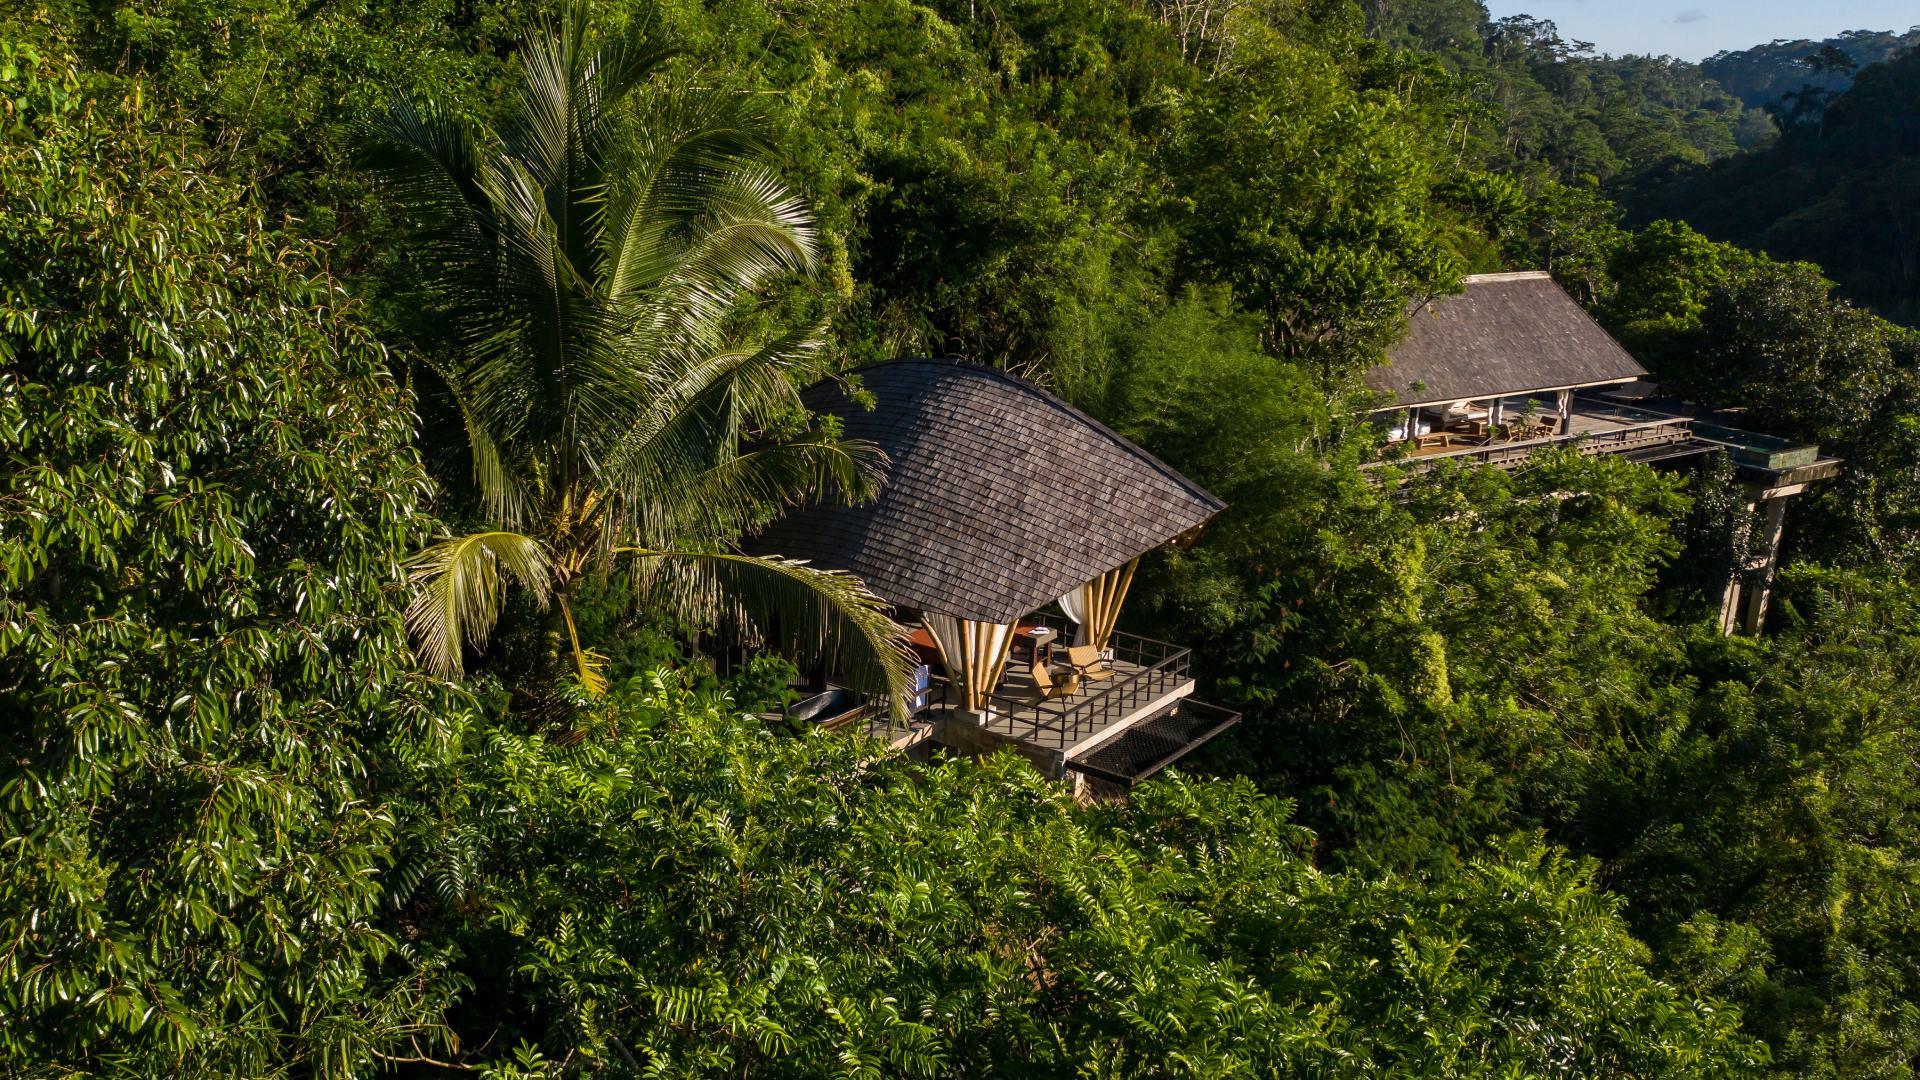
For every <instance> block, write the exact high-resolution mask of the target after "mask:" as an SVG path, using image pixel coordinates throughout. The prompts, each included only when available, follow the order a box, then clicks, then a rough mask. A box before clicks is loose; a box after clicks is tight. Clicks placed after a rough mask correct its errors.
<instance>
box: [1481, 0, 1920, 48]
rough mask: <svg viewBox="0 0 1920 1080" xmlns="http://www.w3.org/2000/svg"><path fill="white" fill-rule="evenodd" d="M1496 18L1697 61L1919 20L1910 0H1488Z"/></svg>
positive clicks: (1919, 6) (1599, 44) (1919, 10)
mask: <svg viewBox="0 0 1920 1080" xmlns="http://www.w3.org/2000/svg"><path fill="white" fill-rule="evenodd" d="M1487 6H1488V7H1489V8H1490V9H1492V11H1493V15H1494V17H1495V18H1500V17H1501V16H1504V15H1517V14H1522V13H1524V14H1527V15H1532V16H1535V17H1536V18H1541V19H1552V20H1553V21H1554V22H1555V23H1558V24H1559V26H1560V36H1561V37H1564V38H1567V39H1569V40H1573V39H1578V40H1581V41H1591V42H1593V43H1594V46H1595V47H1596V48H1598V49H1599V50H1600V51H1602V52H1609V53H1613V54H1615V55H1619V54H1621V53H1665V54H1667V55H1669V56H1677V57H1680V58H1681V59H1683V60H1699V59H1700V58H1702V57H1704V56H1709V55H1711V54H1713V53H1716V52H1719V51H1720V50H1721V49H1744V48H1746V47H1748V46H1749V45H1759V44H1762V43H1764V42H1768V41H1772V40H1773V39H1774V38H1809V39H1812V40H1814V41H1818V40H1820V39H1822V38H1828V37H1832V36H1833V35H1835V34H1838V33H1839V32H1841V31H1842V30H1895V31H1904V30H1906V29H1907V28H1908V27H1910V26H1913V25H1915V24H1920V2H1915V0H1898V2H1896V0H1487Z"/></svg>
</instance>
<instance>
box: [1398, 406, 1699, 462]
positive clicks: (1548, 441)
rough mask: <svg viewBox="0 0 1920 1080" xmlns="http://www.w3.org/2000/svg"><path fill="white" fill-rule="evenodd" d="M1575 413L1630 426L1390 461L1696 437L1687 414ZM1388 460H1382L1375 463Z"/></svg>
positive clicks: (1610, 450) (1506, 457) (1520, 456)
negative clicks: (1553, 446) (1682, 415)
mask: <svg viewBox="0 0 1920 1080" xmlns="http://www.w3.org/2000/svg"><path fill="white" fill-rule="evenodd" d="M1574 416H1575V417H1576V418H1577V417H1580V416H1590V417H1598V418H1601V419H1606V420H1611V421H1613V422H1614V423H1618V424H1625V425H1631V426H1623V427H1617V428H1614V429H1612V430H1610V431H1591V430H1589V431H1575V432H1568V433H1565V434H1555V435H1547V436H1543V437H1541V438H1537V439H1525V440H1514V441H1510V442H1500V443H1488V444H1486V445H1482V446H1476V447H1466V448H1462V449H1459V450H1443V451H1441V452H1440V453H1437V454H1422V455H1419V456H1416V457H1407V458H1402V459H1399V460H1396V461H1393V462H1391V463H1392V464H1396V465H1400V466H1403V467H1406V468H1411V469H1414V470H1416V471H1418V470H1425V469H1431V468H1433V467H1435V466H1436V465H1438V464H1439V463H1441V462H1443V461H1473V462H1479V463H1481V464H1485V465H1494V466H1503V465H1514V464H1518V463H1519V462H1522V461H1525V460H1526V459H1527V458H1529V457H1531V456H1532V455H1533V454H1535V453H1536V452H1538V451H1539V450H1540V449H1541V448H1543V447H1546V446H1551V445H1556V444H1569V445H1572V446H1573V447H1574V448H1575V449H1577V450H1579V451H1580V452H1581V453H1583V454H1618V453H1622V452H1625V451H1627V450H1635V449H1639V448H1641V447H1644V446H1658V445H1663V444H1666V443H1675V442H1685V441H1687V440H1689V439H1691V438H1692V437H1693V436H1692V433H1691V432H1690V431H1689V425H1690V423H1691V422H1690V421H1689V420H1688V419H1687V418H1685V417H1679V416H1664V415H1662V414H1659V413H1648V412H1644V411H1642V410H1634V409H1627V408H1623V407H1619V406H1594V407H1589V406H1587V405H1584V404H1583V405H1581V406H1580V407H1579V408H1577V409H1576V410H1575V412H1574ZM1388 463H1389V462H1386V461H1381V462H1375V463H1372V464H1377V465H1384V464H1388ZM1369 467H1371V465H1370V466H1369Z"/></svg>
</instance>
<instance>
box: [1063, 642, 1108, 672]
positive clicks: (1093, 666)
mask: <svg viewBox="0 0 1920 1080" xmlns="http://www.w3.org/2000/svg"><path fill="white" fill-rule="evenodd" d="M1067 663H1068V664H1070V665H1072V666H1073V670H1074V671H1075V672H1076V673H1078V674H1079V676H1080V677H1081V678H1083V679H1091V680H1096V681H1097V680H1100V679H1111V678H1113V668H1111V667H1109V666H1107V662H1106V661H1105V660H1102V659H1100V650H1099V649H1096V648H1094V647H1093V646H1091V645H1075V646H1073V647H1072V648H1070V649H1068V650H1067Z"/></svg>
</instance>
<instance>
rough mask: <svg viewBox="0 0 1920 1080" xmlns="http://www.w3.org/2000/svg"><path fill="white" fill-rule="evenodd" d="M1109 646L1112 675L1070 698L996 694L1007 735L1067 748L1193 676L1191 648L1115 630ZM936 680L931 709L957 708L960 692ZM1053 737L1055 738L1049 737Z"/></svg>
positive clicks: (992, 703) (991, 702)
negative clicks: (1111, 651) (1056, 743)
mask: <svg viewBox="0 0 1920 1080" xmlns="http://www.w3.org/2000/svg"><path fill="white" fill-rule="evenodd" d="M1044 621H1049V622H1050V621H1051V620H1044ZM1108 647H1109V648H1111V649H1112V650H1113V659H1112V661H1110V663H1109V666H1111V667H1112V668H1113V674H1112V675H1111V676H1110V677H1108V678H1105V679H1100V680H1087V681H1084V682H1082V683H1081V684H1080V690H1079V691H1078V692H1077V693H1075V694H1074V695H1073V696H1071V697H1064V698H1046V699H1036V698H1031V697H1020V696H1018V695H1014V694H1007V693H995V694H991V695H989V696H988V700H987V704H988V706H989V707H990V708H991V709H992V710H993V713H994V719H995V720H1004V721H1005V722H1006V723H1007V725H1008V728H1009V732H1008V733H1009V734H1011V735H1012V736H1013V737H1014V738H1016V739H1021V740H1023V741H1027V742H1035V743H1042V742H1045V743H1051V742H1053V741H1054V740H1055V739H1057V741H1058V743H1059V745H1058V747H1056V749H1065V748H1067V747H1070V746H1073V745H1075V744H1077V743H1079V742H1080V741H1081V740H1082V739H1085V738H1086V737H1087V736H1089V735H1092V734H1094V733H1095V732H1098V731H1101V730H1103V729H1105V728H1106V727H1108V726H1110V725H1112V724H1115V723H1118V722H1119V721H1121V720H1123V719H1125V718H1126V717H1127V716H1128V715H1130V714H1132V713H1133V712H1134V711H1136V710H1138V709H1140V708H1141V707H1143V706H1145V705H1147V704H1149V703H1151V702H1152V701H1154V700H1155V699H1157V698H1160V697H1162V696H1164V695H1166V694H1167V693H1168V692H1170V691H1171V690H1173V689H1174V688H1175V687H1177V686H1179V685H1180V684H1181V683H1184V682H1189V681H1191V680H1192V678H1193V650H1191V649H1188V648H1184V647H1182V646H1179V645H1172V644H1169V643H1167V642H1164V641H1156V640H1154V639H1152V638H1145V637H1140V636H1139V635H1137V634H1128V633H1124V632H1115V633H1114V635H1113V637H1112V638H1111V639H1110V640H1109V642H1108ZM1121 665H1125V666H1124V667H1122V666H1121ZM933 682H934V686H933V687H931V688H930V689H929V695H928V697H929V706H930V707H941V706H945V707H954V706H956V705H957V704H958V694H957V693H956V692H955V691H954V690H953V688H952V687H950V686H948V685H947V684H946V680H945V679H943V678H941V677H939V676H935V677H934V679H933ZM1048 735H1051V736H1053V737H1054V738H1053V739H1049V738H1046V736H1048Z"/></svg>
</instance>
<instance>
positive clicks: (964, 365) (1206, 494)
mask: <svg viewBox="0 0 1920 1080" xmlns="http://www.w3.org/2000/svg"><path fill="white" fill-rule="evenodd" d="M903 364H928V365H933V366H936V367H954V368H959V369H961V370H963V371H968V372H974V373H978V374H982V375H987V376H991V377H992V378H995V379H998V380H1000V381H1001V382H1004V383H1007V384H1009V385H1011V386H1012V387H1014V388H1015V389H1017V390H1021V391H1024V392H1026V393H1030V394H1034V395H1036V396H1038V397H1039V399H1040V400H1041V401H1043V402H1045V403H1046V404H1048V405H1050V406H1052V407H1053V408H1056V409H1059V410H1061V411H1062V412H1065V413H1066V414H1067V415H1069V416H1071V417H1073V418H1074V419H1076V420H1079V421H1080V422H1081V423H1083V424H1085V425H1087V426H1088V427H1090V428H1093V429H1094V430H1095V431H1098V432H1099V433H1100V434H1102V435H1105V436H1106V437H1107V438H1109V439H1111V440H1113V442H1114V443H1115V444H1116V445H1118V446H1119V447H1120V448H1121V449H1123V450H1125V451H1126V452H1127V453H1129V454H1132V455H1133V456H1134V457H1135V458H1137V459H1139V460H1140V461H1141V462H1143V463H1145V464H1147V465H1150V466H1152V467H1153V469H1154V471H1156V472H1158V473H1160V474H1161V475H1162V476H1165V477H1166V478H1167V479H1169V480H1171V481H1173V482H1174V483H1175V484H1178V485H1179V486H1180V487H1182V488H1185V489H1186V490H1187V491H1188V492H1191V493H1192V494H1193V495H1195V496H1196V497H1198V498H1200V499H1202V500H1204V501H1205V502H1207V503H1210V504H1212V506H1213V512H1214V513H1216V514H1217V513H1219V512H1220V511H1222V510H1225V509H1226V508H1227V503H1226V500H1224V499H1222V498H1220V496H1218V495H1215V494H1214V493H1213V492H1211V491H1208V490H1207V489H1206V488H1203V487H1201V486H1200V485H1199V484H1197V483H1195V482H1194V481H1192V480H1190V479H1188V478H1187V477H1186V476H1184V475H1182V474H1181V473H1180V471H1179V470H1178V469H1175V468H1174V467H1173V466H1171V465H1169V464H1167V463H1166V462H1164V461H1161V460H1160V458H1159V457H1158V456H1157V455H1155V454H1153V453H1151V452H1149V451H1147V450H1146V449H1145V448H1143V447H1141V446H1140V445H1139V444H1137V443H1135V442H1134V441H1133V440H1132V439H1129V438H1127V437H1126V436H1125V435H1122V434H1120V433H1119V432H1117V431H1115V430H1113V429H1112V428H1110V427H1108V426H1107V425H1105V424H1103V423H1101V422H1100V421H1099V420H1097V419H1095V418H1094V417H1092V416H1089V415H1088V414H1087V413H1086V412H1085V411H1083V410H1081V409H1079V408H1077V407H1076V406H1074V405H1073V404H1071V403H1070V402H1068V401H1067V400H1066V399H1065V398H1062V397H1061V396H1060V395H1058V394H1056V393H1054V392H1053V391H1051V390H1048V389H1047V388H1045V387H1043V386H1036V385H1034V384H1033V383H1030V382H1028V381H1026V380H1025V379H1022V378H1020V377H1019V376H1017V375H1014V374H1012V373H1011V372H1008V371H1005V370H1003V369H1001V368H997V367H990V366H988V365H986V364H976V363H973V362H972V361H970V360H961V359H959V358H957V357H952V356H898V357H895V358H893V359H891V360H877V361H875V362H873V363H871V364H862V365H861V366H859V367H857V368H853V369H851V370H850V371H847V372H843V374H848V375H857V374H859V373H861V372H863V371H872V370H873V369H874V368H882V367H895V366H899V365H903Z"/></svg>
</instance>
